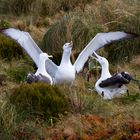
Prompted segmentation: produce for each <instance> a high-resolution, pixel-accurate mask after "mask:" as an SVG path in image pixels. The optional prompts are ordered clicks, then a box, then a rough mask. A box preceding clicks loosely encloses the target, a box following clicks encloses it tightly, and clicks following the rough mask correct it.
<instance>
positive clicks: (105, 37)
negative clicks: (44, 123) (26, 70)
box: [2, 28, 136, 84]
mask: <svg viewBox="0 0 140 140" xmlns="http://www.w3.org/2000/svg"><path fill="white" fill-rule="evenodd" d="M2 33H3V34H5V35H7V36H9V37H10V38H12V39H14V40H16V41H17V42H18V43H19V44H20V45H21V47H22V48H23V49H24V50H25V51H26V52H27V53H28V55H29V56H30V57H31V58H32V59H33V61H34V62H35V64H36V65H37V67H38V69H40V67H43V73H42V71H40V72H39V74H40V76H41V75H44V71H45V72H46V77H47V79H49V80H50V81H51V82H50V83H53V84H60V83H72V82H73V81H74V79H75V75H76V73H79V72H80V71H81V70H82V69H83V67H84V64H85V63H86V61H87V60H88V58H89V56H91V55H92V53H93V51H96V50H98V49H100V48H102V47H103V46H104V45H107V44H109V43H111V42H112V41H118V40H123V39H129V38H134V37H135V36H136V35H135V34H131V33H126V32H123V31H122V32H121V31H116V32H108V33H98V34H97V35H96V36H95V37H94V38H93V39H92V40H91V41H90V42H89V43H88V44H87V46H86V47H85V48H84V49H83V50H82V51H81V53H80V54H79V56H78V58H77V59H76V61H75V63H74V64H72V63H71V60H70V54H71V50H72V46H73V43H72V42H70V43H65V44H64V45H63V54H62V59H61V63H60V65H59V66H57V65H56V64H55V63H54V62H53V61H52V60H51V59H49V57H48V54H47V53H45V54H46V55H45V54H44V53H43V52H42V51H41V49H40V48H39V47H38V46H37V44H36V43H35V42H34V40H33V39H32V37H31V36H30V34H29V33H28V32H24V31H20V30H18V29H14V28H9V29H4V30H2ZM42 53H43V58H42V59H43V60H41V61H39V60H40V55H42ZM44 55H45V57H44ZM29 77H31V78H30V79H32V75H29ZM51 79H52V80H51Z"/></svg>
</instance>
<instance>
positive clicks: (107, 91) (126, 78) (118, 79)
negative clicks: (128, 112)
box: [92, 52, 132, 99]
mask: <svg viewBox="0 0 140 140" xmlns="http://www.w3.org/2000/svg"><path fill="white" fill-rule="evenodd" d="M92 56H93V58H95V59H96V60H97V61H98V62H99V63H100V65H101V76H100V78H99V79H98V80H97V82H96V83H95V89H96V91H97V93H98V94H99V95H101V96H102V97H103V99H112V98H113V97H116V96H120V95H122V94H124V93H126V92H128V88H127V86H126V84H129V82H130V81H131V80H132V76H131V75H130V74H129V73H128V72H121V73H116V74H114V75H111V74H110V72H109V62H108V60H107V59H106V58H104V57H101V56H99V55H98V54H97V53H96V52H93V54H92Z"/></svg>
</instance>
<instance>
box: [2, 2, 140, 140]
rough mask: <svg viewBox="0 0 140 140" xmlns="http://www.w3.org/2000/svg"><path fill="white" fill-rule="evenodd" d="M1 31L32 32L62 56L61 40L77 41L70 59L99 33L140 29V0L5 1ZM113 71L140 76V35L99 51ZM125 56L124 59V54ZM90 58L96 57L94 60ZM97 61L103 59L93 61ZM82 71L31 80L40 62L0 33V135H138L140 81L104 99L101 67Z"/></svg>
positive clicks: (58, 138)
mask: <svg viewBox="0 0 140 140" xmlns="http://www.w3.org/2000/svg"><path fill="white" fill-rule="evenodd" d="M0 3H1V4H0V30H1V29H4V28H8V27H15V28H19V29H22V30H25V31H28V32H29V33H30V34H31V36H32V37H33V39H34V40H35V41H36V42H37V44H38V45H39V47H40V48H41V49H42V50H43V51H46V52H47V53H49V54H52V55H53V56H54V57H53V61H55V62H56V63H57V64H59V63H60V59H61V55H62V46H63V44H64V43H65V42H69V41H71V40H72V41H73V44H74V46H73V51H72V61H74V59H75V58H76V57H77V55H78V54H79V52H81V50H82V49H83V48H84V47H85V46H86V45H87V43H88V42H89V41H90V40H91V39H92V38H93V37H94V36H95V35H96V34H97V33H99V32H108V31H117V30H123V31H127V32H133V33H136V34H140V10H139V9H140V1H139V0H135V1H133V0H123V1H122V0H79V1H77V0H35V1H33V0H0ZM98 53H100V54H102V55H103V56H105V57H107V58H108V60H109V62H110V71H111V73H114V72H118V71H126V70H127V71H128V72H129V73H131V74H132V76H133V77H134V78H136V79H140V72H139V68H140V56H139V53H140V48H139V38H136V39H133V40H126V41H120V42H115V43H113V44H111V45H110V46H107V47H105V49H101V50H100V52H98ZM122 60H123V61H122ZM89 61H93V60H92V59H90V60H89ZM93 63H95V65H96V66H98V64H97V63H96V62H94V61H93ZM91 67H92V64H91V66H87V67H86V68H85V69H84V70H83V72H81V73H80V74H79V75H77V77H76V80H75V81H74V83H73V84H72V85H58V86H50V85H46V84H45V83H34V84H27V83H26V76H27V74H28V73H29V72H32V73H34V72H35V71H36V67H35V66H34V63H33V61H32V60H31V59H30V58H29V56H28V55H27V54H26V53H24V51H23V49H22V48H21V47H20V46H19V44H17V43H16V42H15V41H13V40H11V39H9V38H8V37H5V36H4V35H2V34H0V138H1V139H2V140H11V139H14V140H39V139H41V140H62V139H69V140H74V139H82V140H101V139H104V140H128V139H129V140H139V139H140V85H139V82H131V83H130V84H129V85H128V88H129V94H130V95H129V96H128V95H124V96H123V97H119V98H114V99H113V100H109V101H107V100H102V99H101V97H100V96H98V95H97V93H96V92H95V91H94V84H95V81H96V79H98V78H99V76H100V72H99V71H100V67H97V68H96V67H95V68H93V69H92V73H91V75H90V77H89V79H88V80H89V81H87V75H88V72H89V69H90V68H91Z"/></svg>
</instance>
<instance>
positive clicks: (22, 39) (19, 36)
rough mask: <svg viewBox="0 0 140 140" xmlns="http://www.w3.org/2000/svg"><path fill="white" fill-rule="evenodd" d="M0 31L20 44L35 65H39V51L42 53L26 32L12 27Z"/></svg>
mask: <svg viewBox="0 0 140 140" xmlns="http://www.w3.org/2000/svg"><path fill="white" fill-rule="evenodd" d="M2 33H3V34H5V35H6V36H9V37H10V38H12V39H14V40H16V41H17V42H18V43H19V44H20V46H21V47H22V48H23V49H24V50H25V51H26V52H27V53H28V55H29V56H30V57H31V58H32V59H33V61H34V62H35V64H36V65H37V66H38V65H39V55H40V53H42V51H41V49H40V48H39V47H38V46H37V44H36V43H35V42H34V40H33V39H32V37H31V36H30V34H29V33H28V32H24V31H20V30H18V29H14V28H9V29H5V30H2Z"/></svg>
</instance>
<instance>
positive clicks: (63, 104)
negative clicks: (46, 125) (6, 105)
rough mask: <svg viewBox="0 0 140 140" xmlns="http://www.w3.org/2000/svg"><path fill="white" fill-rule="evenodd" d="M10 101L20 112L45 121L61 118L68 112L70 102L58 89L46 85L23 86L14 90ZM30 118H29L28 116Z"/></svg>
mask: <svg viewBox="0 0 140 140" xmlns="http://www.w3.org/2000/svg"><path fill="white" fill-rule="evenodd" d="M10 101H11V102H12V103H13V104H15V105H16V108H17V110H18V111H19V112H21V113H22V112H27V114H30V115H31V116H32V115H36V116H39V117H41V118H44V119H50V118H53V117H59V114H65V113H66V111H68V101H67V99H66V98H65V95H63V93H61V91H60V90H59V88H58V87H56V86H50V85H47V84H46V83H37V84H36V83H33V84H31V85H29V84H22V85H20V86H19V87H17V88H15V89H13V93H12V95H11V97H10ZM27 117H28V116H27Z"/></svg>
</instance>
